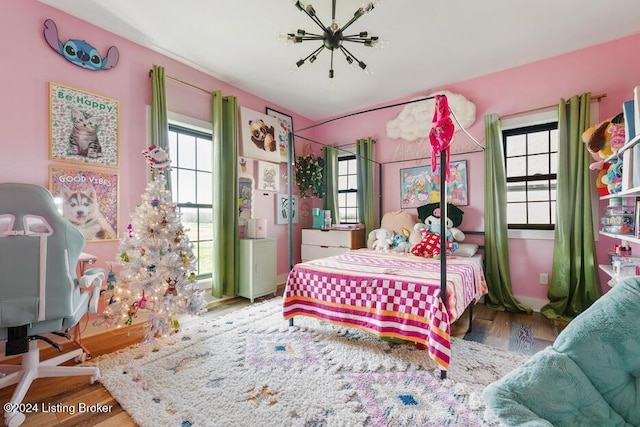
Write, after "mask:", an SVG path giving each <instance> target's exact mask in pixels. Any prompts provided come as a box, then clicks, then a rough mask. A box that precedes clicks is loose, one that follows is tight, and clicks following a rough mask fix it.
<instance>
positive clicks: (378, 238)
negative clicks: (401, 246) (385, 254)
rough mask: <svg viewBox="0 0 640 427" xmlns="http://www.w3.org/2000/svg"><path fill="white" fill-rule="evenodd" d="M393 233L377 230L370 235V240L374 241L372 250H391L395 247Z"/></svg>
mask: <svg viewBox="0 0 640 427" xmlns="http://www.w3.org/2000/svg"><path fill="white" fill-rule="evenodd" d="M393 236H394V234H393V231H391V230H389V229H386V228H377V229H375V230H373V231H371V232H370V233H369V240H373V244H372V246H371V247H372V249H375V250H389V249H391V247H392V246H393Z"/></svg>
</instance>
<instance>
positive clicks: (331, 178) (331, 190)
mask: <svg viewBox="0 0 640 427" xmlns="http://www.w3.org/2000/svg"><path fill="white" fill-rule="evenodd" d="M322 155H323V157H324V175H323V179H324V199H323V201H322V209H325V210H329V211H331V218H333V222H334V223H335V224H340V215H339V214H338V149H337V148H335V147H334V146H330V145H325V146H324V147H322Z"/></svg>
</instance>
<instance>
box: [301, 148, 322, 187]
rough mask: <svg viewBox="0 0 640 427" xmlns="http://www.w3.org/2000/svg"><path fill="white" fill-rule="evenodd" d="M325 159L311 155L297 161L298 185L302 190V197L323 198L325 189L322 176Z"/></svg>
mask: <svg viewBox="0 0 640 427" xmlns="http://www.w3.org/2000/svg"><path fill="white" fill-rule="evenodd" d="M323 172H324V159H323V158H321V157H317V156H316V155H315V154H313V153H310V154H308V155H306V156H300V157H298V158H297V159H296V183H297V184H298V189H299V190H300V197H302V198H307V197H311V196H313V197H319V198H321V197H323V196H324V188H323V182H322V174H323Z"/></svg>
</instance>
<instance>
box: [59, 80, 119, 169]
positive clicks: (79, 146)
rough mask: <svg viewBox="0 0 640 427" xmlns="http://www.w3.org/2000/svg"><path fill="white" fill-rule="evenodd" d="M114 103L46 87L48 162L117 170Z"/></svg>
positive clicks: (65, 88)
mask: <svg viewBox="0 0 640 427" xmlns="http://www.w3.org/2000/svg"><path fill="white" fill-rule="evenodd" d="M119 115H120V106H119V103H118V101H115V100H113V99H109V98H105V97H103V96H100V95H96V94H93V93H89V92H85V91H82V90H80V89H74V88H71V87H69V86H64V85H61V84H58V83H53V82H50V83H49V139H50V151H49V157H50V158H51V160H61V161H67V162H76V163H85V164H93V165H99V166H110V167H117V166H118V155H119V152H118V144H119Z"/></svg>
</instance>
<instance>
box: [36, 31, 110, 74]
mask: <svg viewBox="0 0 640 427" xmlns="http://www.w3.org/2000/svg"><path fill="white" fill-rule="evenodd" d="M44 39H45V41H46V42H47V44H48V45H49V46H50V47H51V49H53V50H54V51H55V52H57V53H59V54H60V55H62V57H63V58H64V59H66V60H67V61H69V62H71V63H72V64H73V65H77V66H78V67H82V68H84V69H87V70H91V71H98V70H110V69H112V68H113V67H115V66H116V65H117V64H118V61H119V60H120V51H118V48H117V47H115V46H111V47H110V48H109V49H108V50H107V54H106V55H105V56H104V57H103V56H102V55H101V54H100V52H98V50H97V49H96V48H95V47H93V46H91V44H89V43H87V42H86V41H84V40H78V39H69V40H67V41H66V42H64V43H63V42H62V41H61V40H60V39H59V38H58V27H56V23H55V22H53V20H52V19H47V20H46V21H44Z"/></svg>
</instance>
